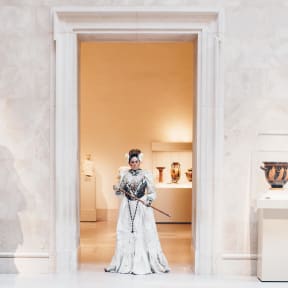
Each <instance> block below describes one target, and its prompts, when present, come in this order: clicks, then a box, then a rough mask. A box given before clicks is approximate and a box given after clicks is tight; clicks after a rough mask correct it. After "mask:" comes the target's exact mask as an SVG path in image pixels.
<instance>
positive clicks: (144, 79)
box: [79, 37, 197, 271]
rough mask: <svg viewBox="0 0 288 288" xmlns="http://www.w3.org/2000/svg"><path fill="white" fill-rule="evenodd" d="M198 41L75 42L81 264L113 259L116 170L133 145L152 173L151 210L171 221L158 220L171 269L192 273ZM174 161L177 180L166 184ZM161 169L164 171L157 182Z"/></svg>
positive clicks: (100, 263)
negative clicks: (189, 176)
mask: <svg viewBox="0 0 288 288" xmlns="http://www.w3.org/2000/svg"><path fill="white" fill-rule="evenodd" d="M196 40H197V39H196V37H195V39H194V40H189V41H173V42H169V41H162V42H146V41H138V42H132V41H129V42H115V41H110V42H109V41H108V42H102V41H100V42H99V41H98V42H96V41H82V42H80V43H79V57H80V59H79V71H80V72H79V78H80V81H79V94H80V95H79V107H80V108H79V110H80V116H79V117H80V125H79V128H80V132H79V135H80V159H81V163H84V164H85V165H84V166H85V167H84V168H85V169H86V170H87V171H86V172H85V171H84V172H85V173H86V175H83V174H85V173H80V221H81V223H80V259H79V260H80V263H81V267H85V264H86V266H87V264H92V263H93V264H94V265H96V264H98V265H100V266H101V265H102V267H105V264H106V265H108V263H109V262H110V260H111V258H112V255H111V254H112V252H113V248H114V241H115V230H116V227H115V224H116V219H117V214H118V206H119V201H120V200H119V199H117V197H116V196H115V195H114V193H113V190H112V185H113V184H115V182H116V178H117V171H118V169H119V167H121V166H127V161H126V159H125V157H124V154H125V152H128V151H129V149H131V148H133V147H138V148H141V150H142V152H143V153H144V155H145V157H144V161H143V163H142V168H143V169H148V170H150V171H152V172H153V175H154V182H155V183H156V191H157V194H158V197H157V199H156V201H155V205H156V206H158V207H160V208H162V209H164V210H168V211H169V213H171V214H172V217H171V220H170V221H169V219H167V221H166V219H165V218H164V219H163V217H162V218H161V217H157V216H158V215H157V212H156V215H155V217H156V221H157V220H159V222H161V223H158V231H159V235H160V241H161V242H162V248H163V250H164V253H165V254H168V255H166V256H167V258H168V260H169V261H170V262H172V263H171V266H172V269H173V270H174V267H173V265H174V266H177V267H180V268H181V269H182V270H183V269H184V270H185V269H186V270H189V269H190V271H191V265H193V263H194V253H193V251H194V249H193V247H192V226H191V221H192V183H190V182H189V181H188V179H187V178H186V176H185V171H187V170H188V169H189V168H191V167H192V138H193V118H194V117H193V114H194V113H193V110H194V108H193V107H194V105H193V102H194V101H193V100H194V96H195V80H196V75H195V71H196V70H197V69H196V67H195V66H196V47H197V43H196ZM155 141H157V142H159V143H171V144H170V147H171V149H172V151H170V152H169V150H168V151H165V152H164V151H161V149H160V145H159V144H158V145H157V147H156V148H157V149H155V148H154V149H153V147H154V146H155V145H156V143H155ZM175 142H176V143H178V144H181V143H184V144H186V145H187V144H188V145H187V146H188V147H189V142H190V143H191V147H189V149H187V150H188V151H185V149H184V148H185V147H184V145H182V146H180V145H178V146H179V148H180V150H179V151H177V149H176V148H177V146H176V148H175V145H174V147H172V145H173V144H175ZM152 146H153V147H152ZM179 148H178V149H179ZM155 150H156V151H155ZM162 150H167V146H166V147H164V148H163V149H162ZM88 158H89V159H88ZM176 161H179V163H180V164H181V170H182V173H181V174H182V175H181V177H180V179H179V181H178V183H177V185H173V184H172V185H171V184H169V183H171V179H170V174H169V171H170V165H171V163H172V162H176ZM170 162H171V163H170ZM89 163H90V164H91V165H92V170H94V171H91V172H92V173H90V171H89V166H87V165H88V164H89ZM159 165H160V166H163V165H165V166H166V171H164V175H163V176H164V177H163V178H164V179H163V180H162V181H163V182H162V183H158V182H159V181H158V171H157V169H156V167H157V166H159ZM82 166H83V165H82ZM93 167H94V169H93ZM80 171H82V172H83V169H81V166H80ZM87 174H88V175H87ZM90 174H91V175H90ZM160 184H161V185H160ZM157 185H158V186H159V187H157ZM164 186H165V187H164ZM190 186H191V188H190ZM93 192H94V193H93ZM93 194H94V195H93ZM175 194H177V195H178V198H177V196H176V195H175ZM118 198H119V197H118ZM187 202H189V204H188V203H187ZM93 210H94V211H93ZM180 212H181V213H180ZM93 221H96V222H94V225H93ZM100 234H101V235H100ZM108 235H109V237H108ZM111 236H112V237H111ZM101 243H102V244H101ZM169 254H170V255H169ZM109 258H110V259H109ZM170 259H171V260H170ZM103 261H106V263H103Z"/></svg>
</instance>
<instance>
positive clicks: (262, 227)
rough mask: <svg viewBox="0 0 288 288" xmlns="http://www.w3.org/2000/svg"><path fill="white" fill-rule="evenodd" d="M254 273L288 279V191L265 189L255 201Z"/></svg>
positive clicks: (269, 278)
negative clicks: (256, 209) (255, 258)
mask: <svg viewBox="0 0 288 288" xmlns="http://www.w3.org/2000/svg"><path fill="white" fill-rule="evenodd" d="M257 208H258V259H257V277H258V278H259V279H260V280H261V281H288V191H287V190H282V191H281V190H278V191H276V190H275V191H273V190H271V191H268V192H266V193H264V194H263V195H262V197H261V198H260V199H258V201H257Z"/></svg>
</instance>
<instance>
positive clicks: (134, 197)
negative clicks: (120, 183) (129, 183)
mask: <svg viewBox="0 0 288 288" xmlns="http://www.w3.org/2000/svg"><path fill="white" fill-rule="evenodd" d="M117 190H118V191H120V192H122V193H124V194H126V195H127V196H129V197H131V198H132V199H134V200H137V201H139V202H141V203H142V204H143V205H145V206H147V205H146V203H145V202H144V201H143V200H141V199H139V198H138V197H136V196H135V195H133V194H131V193H129V192H127V191H125V190H124V189H121V188H118V189H117ZM148 207H151V208H153V209H154V210H156V211H158V212H160V213H162V214H164V215H165V216H167V217H171V215H170V214H168V213H166V212H164V211H162V210H160V209H158V208H156V207H154V206H152V205H149V206H148Z"/></svg>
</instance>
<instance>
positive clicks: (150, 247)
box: [105, 149, 170, 274]
mask: <svg viewBox="0 0 288 288" xmlns="http://www.w3.org/2000/svg"><path fill="white" fill-rule="evenodd" d="M142 155H143V154H142V153H141V151H140V150H139V149H132V150H130V151H129V156H128V158H129V159H128V163H129V166H130V169H129V170H127V171H126V172H124V173H123V175H122V176H121V179H120V184H119V185H117V186H114V190H115V191H116V194H118V195H119V194H121V193H122V192H121V191H120V189H121V190H122V191H123V190H124V191H126V192H128V193H130V194H133V195H134V196H136V197H137V198H140V199H141V200H143V201H144V202H145V203H146V206H145V205H143V204H142V203H140V202H139V201H137V200H134V199H133V198H132V197H130V196H129V195H127V194H128V193H126V194H125V197H124V198H123V200H122V202H121V206H120V210H119V218H118V223H117V239H116V249H115V254H114V256H113V258H112V261H111V263H110V265H109V266H108V267H107V268H105V271H106V272H118V273H131V274H150V273H160V272H169V270H170V269H169V267H168V263H167V260H166V258H165V256H164V254H163V252H162V249H161V245H160V242H159V238H158V234H157V229H156V224H155V219H154V214H153V209H152V208H151V207H149V206H150V205H151V203H152V201H153V200H154V199H155V197H156V193H155V188H154V184H153V177H152V175H151V173H149V172H148V171H145V170H142V169H140V161H141V158H142ZM145 191H146V192H147V193H146V194H145Z"/></svg>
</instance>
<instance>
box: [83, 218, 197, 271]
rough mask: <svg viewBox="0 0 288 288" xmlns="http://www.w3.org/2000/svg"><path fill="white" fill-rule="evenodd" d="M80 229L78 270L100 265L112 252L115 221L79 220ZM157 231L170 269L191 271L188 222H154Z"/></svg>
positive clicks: (191, 259)
mask: <svg viewBox="0 0 288 288" xmlns="http://www.w3.org/2000/svg"><path fill="white" fill-rule="evenodd" d="M80 229H81V230H80V235H81V242H80V247H81V249H80V269H81V270H85V269H86V268H87V267H90V269H92V268H91V267H93V266H94V267H99V268H100V267H103V268H104V267H105V266H106V265H107V264H109V262H110V261H111V259H112V256H113V254H114V247H115V237H116V233H115V231H116V223H114V222H82V223H81V226H80ZM157 230H158V233H159V238H160V242H161V245H162V250H163V251H164V253H165V256H166V258H167V260H168V262H169V265H170V267H171V268H172V270H177V271H183V272H184V271H186V272H189V273H193V263H194V251H193V247H192V244H191V235H192V232H191V224H158V225H157Z"/></svg>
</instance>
